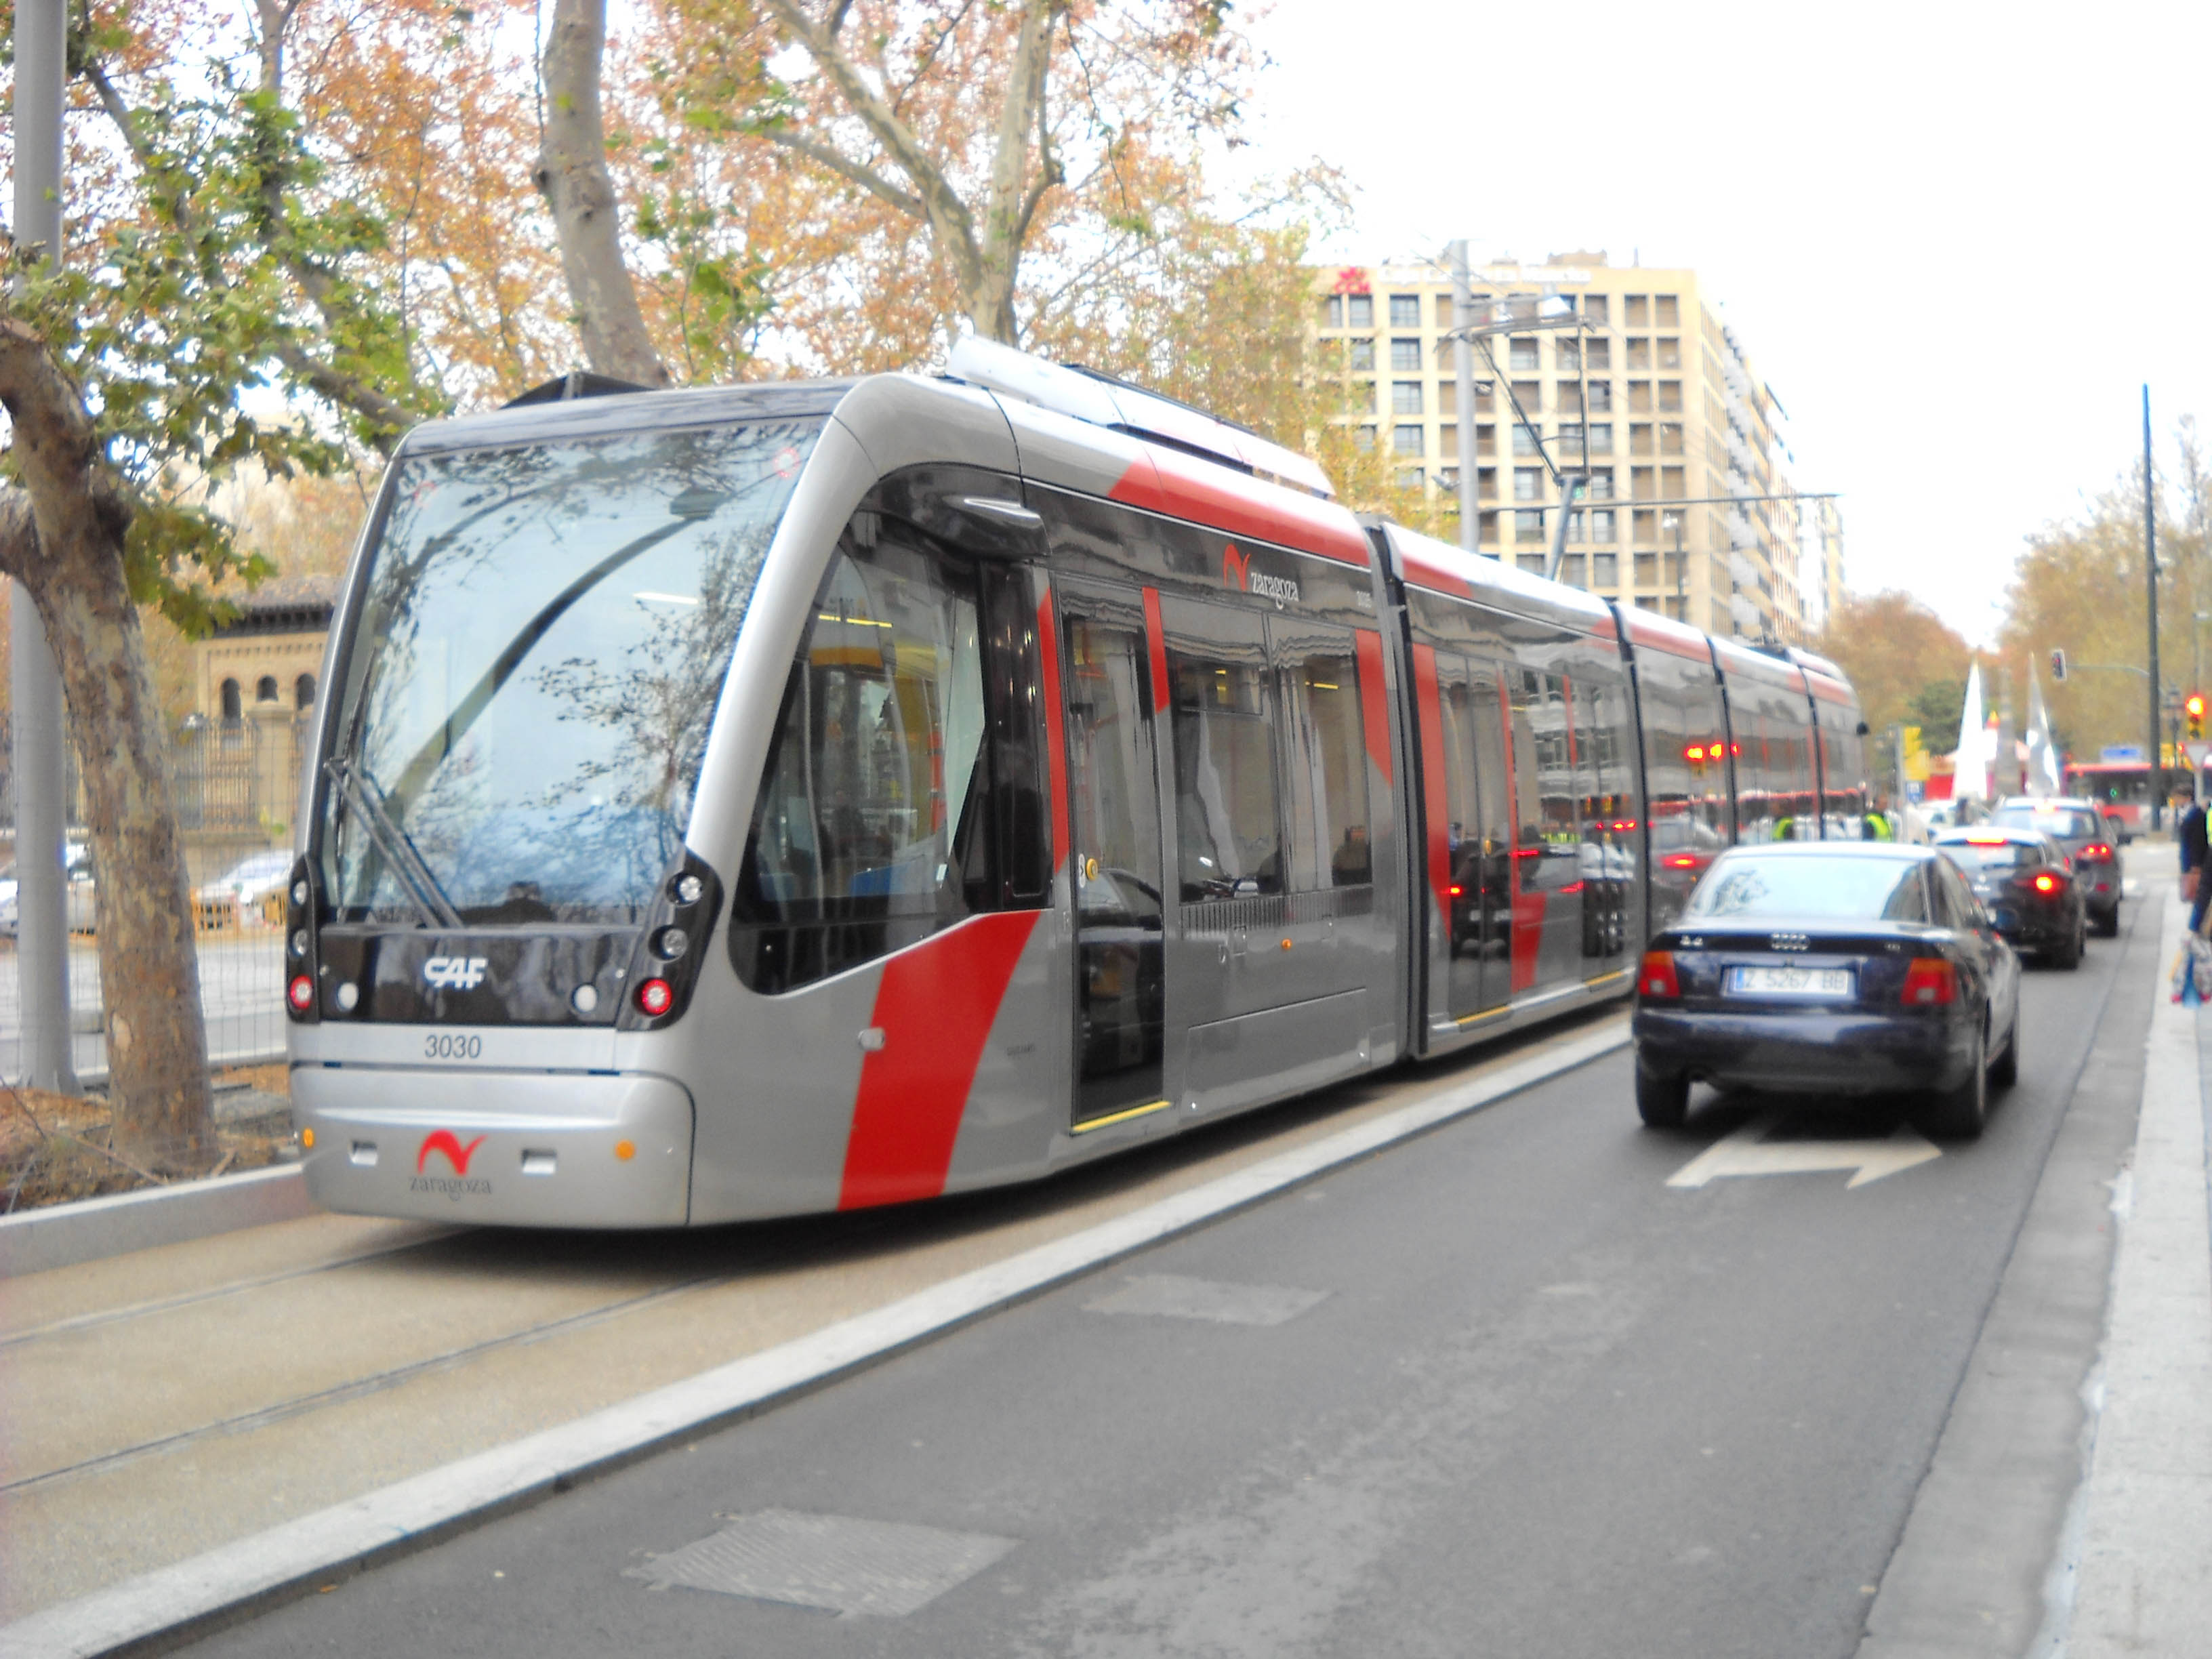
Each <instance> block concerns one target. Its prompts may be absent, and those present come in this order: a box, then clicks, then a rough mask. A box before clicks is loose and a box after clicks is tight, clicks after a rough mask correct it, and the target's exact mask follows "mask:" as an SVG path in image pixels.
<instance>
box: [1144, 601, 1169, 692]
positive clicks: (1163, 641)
mask: <svg viewBox="0 0 2212 1659" xmlns="http://www.w3.org/2000/svg"><path fill="white" fill-rule="evenodd" d="M1145 649H1146V653H1148V654H1149V655H1150V656H1151V658H1152V714H1153V717H1154V718H1155V719H1157V720H1165V719H1166V718H1167V714H1168V631H1167V628H1166V625H1165V624H1164V623H1162V622H1161V621H1160V590H1159V589H1158V588H1157V587H1148V588H1146V590H1145Z"/></svg>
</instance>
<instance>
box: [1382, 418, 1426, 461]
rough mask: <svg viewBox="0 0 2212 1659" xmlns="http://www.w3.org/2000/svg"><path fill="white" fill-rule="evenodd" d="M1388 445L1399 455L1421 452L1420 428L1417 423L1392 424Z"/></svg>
mask: <svg viewBox="0 0 2212 1659" xmlns="http://www.w3.org/2000/svg"><path fill="white" fill-rule="evenodd" d="M1390 447H1391V448H1392V449H1394V450H1395V451H1396V452H1397V453H1399V454H1401V455H1419V453H1421V451H1422V446H1421V428H1419V426H1417V425H1411V424H1408V425H1405V426H1394V427H1392V428H1390Z"/></svg>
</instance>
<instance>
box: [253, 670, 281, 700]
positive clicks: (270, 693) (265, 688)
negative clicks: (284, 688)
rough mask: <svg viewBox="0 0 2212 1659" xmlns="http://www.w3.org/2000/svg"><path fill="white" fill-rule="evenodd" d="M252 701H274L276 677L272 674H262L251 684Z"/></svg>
mask: <svg viewBox="0 0 2212 1659" xmlns="http://www.w3.org/2000/svg"><path fill="white" fill-rule="evenodd" d="M253 701H254V702H276V676H275V675H274V674H264V675H263V676H262V677H261V678H259V679H258V680H256V681H254V682H253Z"/></svg>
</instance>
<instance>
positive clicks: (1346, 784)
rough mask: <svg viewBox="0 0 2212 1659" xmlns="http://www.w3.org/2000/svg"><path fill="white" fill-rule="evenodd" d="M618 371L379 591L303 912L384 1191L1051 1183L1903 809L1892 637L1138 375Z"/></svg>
mask: <svg viewBox="0 0 2212 1659" xmlns="http://www.w3.org/2000/svg"><path fill="white" fill-rule="evenodd" d="M578 389H579V388H578V386H577V385H576V382H575V381H574V380H573V379H572V380H571V382H569V383H568V385H567V386H565V387H563V386H562V383H559V382H556V383H555V385H554V387H553V388H550V389H541V391H542V392H548V393H549V395H544V396H541V395H539V394H532V396H531V397H529V398H524V399H522V400H520V401H519V403H518V404H513V405H509V406H508V407H507V409H505V410H501V411H498V412H495V413H491V414H486V415H482V416H469V417H465V418H460V419H454V420H448V421H441V422H432V423H430V424H428V425H425V426H422V427H420V428H416V430H415V431H414V432H412V433H411V434H410V435H409V436H408V437H407V439H406V440H405V441H404V444H403V445H402V446H401V447H400V449H399V451H398V454H397V456H396V457H395V459H394V460H393V463H392V466H391V467H390V469H389V471H388V472H387V474H386V478H385V481H384V483H383V487H382V489H381V491H380V495H379V496H378V497H377V500H376V502H375V504H374V509H373V512H372V513H371V515H370V519H369V521H368V525H367V526H366V528H365V531H364V532H363V535H362V543H361V546H360V549H359V550H358V552H357V553H356V556H355V558H354V561H353V563H352V568H351V571H350V574H349V577H348V580H347V583H346V587H345V592H344V593H343V598H342V599H341V601H340V605H339V608H338V613H337V617H336V619H335V623H334V626H333V629H332V634H331V644H330V647H329V652H328V657H327V659H326V661H325V668H324V678H323V680H322V682H321V683H322V684H324V685H325V687H326V688H328V693H327V695H326V696H325V700H324V704H323V707H322V708H321V710H320V713H319V716H318V720H317V730H316V732H315V734H314V744H313V756H312V758H311V761H310V763H309V765H308V768H307V775H306V777H305V779H304V780H303V795H302V800H301V811H300V813H299V817H298V822H299V823H300V824H301V826H302V829H301V836H300V840H301V848H300V856H299V859H298V862H297V864H296V866H295V869H294V872H293V877H292V880H291V884H290V887H289V918H288V927H287V951H288V956H287V986H286V1002H287V1008H288V1013H289V1048H290V1059H291V1066H292V1085H291V1087H292V1102H293V1113H294V1118H295V1127H297V1129H298V1131H299V1133H300V1139H301V1146H302V1148H303V1158H304V1162H305V1165H306V1174H307V1183H308V1188H309V1191H310V1192H311V1193H312V1194H313V1196H314V1197H315V1199H316V1200H318V1201H319V1202H320V1203H321V1204H323V1205H325V1206H327V1207H329V1208H331V1209H333V1210H339V1211H346V1212H356V1213H364V1214H375V1215H388V1216H413V1217H435V1218H440V1219H449V1220H460V1221H468V1222H481V1223H490V1224H505V1225H538V1226H562V1227H625V1228H632V1227H635V1228H642V1227H659V1226H678V1225H702V1224H708V1223H715V1222H725V1221H731V1220H737V1219H741V1218H759V1217H768V1216H776V1215H787V1214H793V1213H798V1212H817V1211H830V1210H839V1209H849V1208H857V1207H861V1206H872V1205H882V1204H889V1203H896V1202H900V1201H903V1200H915V1199H923V1198H928V1197H933V1196H935V1195H938V1194H945V1193H950V1192H956V1191H961V1190H966V1189H970V1188H980V1187H986V1186H990V1185H994V1184H997V1183H1001V1182H1016V1181H1024V1180H1029V1179H1033V1178H1035V1177H1037V1176H1043V1175H1046V1174H1048V1173H1049V1172H1052V1171H1054V1170H1059V1169H1062V1168H1065V1167H1066V1166H1068V1165H1071V1164H1075V1163H1078V1162H1080V1161H1083V1160H1086V1159H1090V1158H1097V1157H1100V1156H1103V1155H1106V1154H1109V1153H1111V1152H1115V1151H1117V1150H1120V1149H1123V1148H1127V1147H1128V1146H1133V1145H1134V1144H1136V1143H1138V1142H1140V1141H1147V1140H1150V1139H1153V1138H1155V1137H1158V1136H1160V1135H1163V1134H1171V1133H1176V1131H1177V1130H1179V1129H1181V1128H1182V1127H1185V1126H1187V1125H1191V1124H1195V1123H1199V1122H1201V1121H1208V1120H1211V1119H1213V1118H1216V1117H1218V1116H1220V1115H1223V1114H1225V1113H1230V1112H1237V1111H1242V1110H1244V1109H1250V1108H1254V1107H1258V1106H1261V1105H1264V1104H1266V1103H1269V1102H1273V1101H1277V1100H1280V1099H1283V1098H1285V1097H1289V1096H1292V1095H1296V1094H1298V1093H1301V1092H1304V1091H1310V1090H1313V1089H1316V1088H1318V1087H1321V1086H1322V1085H1327V1084H1329V1083H1332V1082H1335V1081H1337V1080H1340V1079H1345V1078H1348V1077H1351V1076H1353V1075H1355V1074H1358V1073H1364V1072H1369V1071H1373V1070H1376V1069H1378V1068H1381V1067H1384V1066H1393V1065H1396V1064H1399V1063H1401V1062H1402V1061H1407V1060H1420V1059H1423V1058H1426V1057H1431V1056H1436V1055H1440V1054H1449V1053H1451V1052H1453V1051H1455V1050H1457V1049H1460V1048H1465V1047H1466V1046H1468V1045H1469V1044H1472V1043H1477V1042H1482V1041H1484V1040H1486V1039H1487V1038H1490V1037H1492V1036H1496V1035H1497V1034H1498V1033H1501V1032H1504V1031H1509V1030H1514V1029H1516V1028H1517V1027H1521V1026H1523V1025H1526V1024H1528V1023H1530V1022H1532V1021H1535V1020H1541V1019H1544V1018H1549V1017H1552V1016H1555V1015H1557V1014H1559V1013H1561V1012H1565V1011H1568V1010H1571V1009H1576V1008H1580V1007H1583V1006H1588V1005H1589V1004H1590V1003H1591V1002H1593V1001H1595V1000H1603V999H1608V998H1618V997H1623V996H1626V994H1628V993H1629V991H1630V990H1631V988H1632V968H1633V963H1634V960H1635V956H1636V953H1637V952H1638V951H1640V949H1641V948H1642V945H1643V941H1644V939H1645V938H1646V937H1647V935H1648V932H1649V930H1650V928H1652V927H1656V926H1660V925H1663V924H1664V923H1665V922H1666V921H1668V919H1670V918H1671V917H1672V916H1673V915H1674V914H1675V913H1676V912H1677V911H1678V910H1679V909H1680V906H1681V904H1682V902H1683V901H1684V899H1685V897H1686V895H1687V893H1688V891H1689V889H1690V888H1691V887H1692V885H1693V884H1694V883H1695V881H1696V879H1697V877H1698V875H1699V872H1701V871H1702V870H1703V869H1704V867H1705V865H1706V864H1707V863H1708V862H1709V861H1710V860H1711V858H1712V857H1713V856H1714V855H1715V854H1717V852H1718V851H1719V850H1720V849H1721V848H1724V847H1727V846H1729V845H1730V844H1731V843H1733V842H1738V841H1742V840H1747V839H1752V840H1756V839H1768V838H1772V837H1775V836H1788V837H1798V838H1804V837H1820V836H1857V835H1858V834H1859V833H1861V830H1862V826H1863V815H1864V813H1865V812H1866V810H1867V806H1868V796H1867V784H1866V776H1865V774H1866V766H1865V752H1864V750H1865V745H1864V743H1863V735H1864V732H1865V727H1864V726H1863V723H1862V722H1861V721H1860V720H1859V711H1858V707H1857V702H1856V700H1855V697H1854V696H1853V693H1852V691H1851V690H1850V686H1849V684H1847V683H1846V682H1845V681H1844V678H1843V677H1842V675H1841V674H1840V673H1838V672H1837V671H1835V669H1834V667H1833V665H1832V664H1828V663H1825V662H1823V661H1821V660H1820V659H1818V658H1814V657H1810V656H1808V655H1806V654H1805V653H1797V652H1783V653H1778V654H1767V653H1761V652H1759V651H1753V650H1751V649H1748V648H1747V647H1743V646H1741V645H1738V644H1735V643H1731V642H1729V641H1721V640H1716V639H1712V638H1709V637H1707V636H1706V635H1704V634H1701V633H1699V632H1698V631H1696V630H1695V629H1691V628H1689V627H1687V626H1686V625H1684V624H1683V623H1679V622H1674V621H1670V620H1668V619H1667V618H1664V617H1658V616H1656V615H1653V614H1650V613H1648V612H1644V611H1638V610H1636V609H1633V608H1630V607H1626V606H1619V605H1610V604H1608V603H1607V602H1606V601H1604V600H1602V599H1597V598H1595V597H1593V596H1591V595H1589V594H1587V593H1584V592H1579V591H1577V590H1575V589H1572V588H1569V587H1565V586H1560V585H1558V584H1555V583H1553V582H1549V581H1546V580H1541V579H1539V578H1537V577H1535V576H1533V575H1530V574H1523V573H1522V572H1520V571H1518V570H1516V569H1514V568H1511V567H1510V565H1507V564H1503V563H1501V562H1498V561H1495V560H1492V559H1488V558H1478V557H1474V556H1469V555H1468V554H1466V553H1464V552H1462V550H1459V549H1457V548H1455V547H1451V546H1449V545H1447V544H1443V543H1440V542H1437V541H1434V540H1431V539H1429V538H1425V537H1423V536H1420V535H1417V534H1415V533H1413V532H1410V531H1408V530H1407V529H1405V528H1404V527H1402V526H1398V525H1395V524H1390V523H1386V522H1381V521H1368V520H1362V519H1359V518H1357V517H1355V516H1354V515H1353V514H1352V513H1350V512H1349V511H1347V510H1346V509H1345V508H1344V507H1341V506H1340V505H1339V504H1338V503H1337V502H1336V501H1334V500H1333V499H1332V497H1331V492H1330V487H1329V484H1328V480H1327V479H1326V477H1323V476H1322V474H1321V472H1320V471H1319V470H1318V469H1316V467H1314V466H1313V465H1311V463H1310V462H1309V461H1307V460H1305V459H1304V458H1302V457H1300V456H1298V455H1296V454H1294V453H1291V452H1289V451H1287V450H1285V449H1281V448H1279V447H1276V446H1274V445H1273V444H1271V443H1268V442H1267V441H1263V440H1261V439H1260V438H1258V437H1256V436H1255V435H1252V434H1250V433H1249V432H1246V431H1244V430H1243V429H1242V428H1236V427H1232V426H1231V425H1228V424H1226V423H1225V422H1218V421H1215V420H1213V419H1212V418H1210V417H1208V416H1205V415H1203V414H1200V413H1199V412H1198V411H1195V410H1191V409H1188V408H1187V407H1185V406H1184V405H1182V404H1176V403H1174V402H1172V401H1170V400H1168V399H1165V398H1158V397H1155V396H1152V395H1151V394H1148V393H1146V392H1141V391H1139V390H1137V389H1135V388H1133V387H1131V386H1127V385H1124V384H1121V383H1120V382H1115V381H1111V380H1105V379H1103V378H1101V377H1097V376H1095V375H1091V374H1088V373H1086V372H1085V371H1080V370H1075V369H1070V368H1063V367H1060V366H1058V365H1054V364H1050V363H1047V362H1042V361H1040V360H1037V359H1035V358H1032V357H1029V356H1024V355H1023V354H1021V353H1019V352H1017V351H1013V350H1012V349H1006V348H1003V347H999V346H994V345H991V344H988V343H982V342H978V341H972V340H971V341H969V342H966V343H963V344H962V345H961V346H960V347H959V348H958V349H957V350H956V351H955V353H954V354H953V356H952V358H951V363H950V367H949V370H948V372H947V374H945V375H944V376H942V377H939V378H924V377H921V376H913V375H880V376H874V377H870V378H866V379H860V380H824V381H813V382H799V383H787V384H773V385H759V386H740V387H733V388H726V389H714V390H694V391H683V392H618V393H615V394H613V395H586V396H575V395H568V396H559V395H550V393H553V392H559V391H562V390H565V391H567V392H571V393H573V392H575V391H577V390H578ZM583 389H584V390H586V391H591V390H594V388H590V387H586V388H583Z"/></svg>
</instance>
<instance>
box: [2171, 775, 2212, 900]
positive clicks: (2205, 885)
mask: <svg viewBox="0 0 2212 1659" xmlns="http://www.w3.org/2000/svg"><path fill="white" fill-rule="evenodd" d="M2172 800H2173V838H2174V840H2175V841H2176V842H2179V844H2180V847H2181V897H2182V902H2184V903H2185V904H2187V905H2188V906H2189V931H2190V932H2191V933H2202V932H2203V931H2204V908H2205V905H2206V904H2207V902H2212V882H2208V881H2207V880H2206V879H2205V869H2204V866H2205V853H2206V839H2205V832H2204V809H2203V806H2201V805H2198V803H2197V785H2196V782H2195V781H2194V780H2192V779H2190V778H2186V777H2184V778H2177V779H2176V780H2175V781H2174V784H2173V794H2172Z"/></svg>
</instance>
